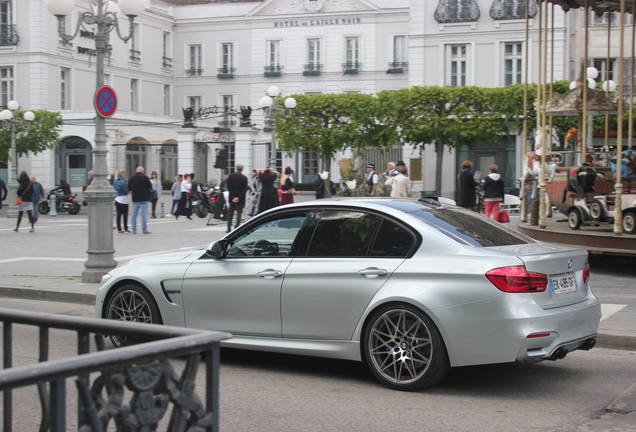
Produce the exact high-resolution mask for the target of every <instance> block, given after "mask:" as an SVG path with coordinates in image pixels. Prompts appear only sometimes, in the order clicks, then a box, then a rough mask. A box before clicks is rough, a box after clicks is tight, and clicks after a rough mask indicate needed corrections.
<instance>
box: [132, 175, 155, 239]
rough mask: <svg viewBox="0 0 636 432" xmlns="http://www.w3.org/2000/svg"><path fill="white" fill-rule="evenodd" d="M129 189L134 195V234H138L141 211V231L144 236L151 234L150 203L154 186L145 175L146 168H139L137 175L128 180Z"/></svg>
mask: <svg viewBox="0 0 636 432" xmlns="http://www.w3.org/2000/svg"><path fill="white" fill-rule="evenodd" d="M128 189H129V190H130V192H131V193H132V204H133V211H132V221H131V225H132V233H133V234H137V213H139V212H140V211H141V230H142V232H143V233H144V234H150V231H148V201H150V191H151V190H152V184H151V183H150V179H149V178H148V176H147V175H146V174H144V167H142V166H138V167H137V169H136V170H135V174H133V176H132V177H130V180H128Z"/></svg>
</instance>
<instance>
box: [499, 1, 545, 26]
mask: <svg viewBox="0 0 636 432" xmlns="http://www.w3.org/2000/svg"><path fill="white" fill-rule="evenodd" d="M536 14H537V3H536V2H535V0H529V3H528V18H534V17H535V15H536ZM490 17H491V18H492V19H494V20H497V21H498V20H515V19H525V18H526V0H495V1H494V2H493V3H492V6H491V7H490Z"/></svg>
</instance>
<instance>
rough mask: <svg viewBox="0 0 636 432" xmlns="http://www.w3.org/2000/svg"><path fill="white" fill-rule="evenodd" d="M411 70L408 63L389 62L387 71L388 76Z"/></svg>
mask: <svg viewBox="0 0 636 432" xmlns="http://www.w3.org/2000/svg"><path fill="white" fill-rule="evenodd" d="M408 69H409V63H408V62H389V69H388V70H387V71H386V73H388V74H397V73H404V71H405V70H408Z"/></svg>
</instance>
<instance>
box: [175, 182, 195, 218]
mask: <svg viewBox="0 0 636 432" xmlns="http://www.w3.org/2000/svg"><path fill="white" fill-rule="evenodd" d="M191 193H192V183H190V174H184V175H183V181H181V199H180V200H179V208H178V209H177V212H176V213H175V217H176V218H177V219H179V216H185V217H187V218H188V219H190V220H192V218H191V217H190V216H192V207H190V194H191Z"/></svg>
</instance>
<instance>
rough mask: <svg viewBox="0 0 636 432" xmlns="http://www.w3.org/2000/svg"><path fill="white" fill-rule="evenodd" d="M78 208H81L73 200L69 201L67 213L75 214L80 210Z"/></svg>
mask: <svg viewBox="0 0 636 432" xmlns="http://www.w3.org/2000/svg"><path fill="white" fill-rule="evenodd" d="M80 209H81V207H80V205H79V204H78V203H76V202H75V201H73V202H72V203H69V207H68V214H70V215H76V214H78V213H79V212H80Z"/></svg>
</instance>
